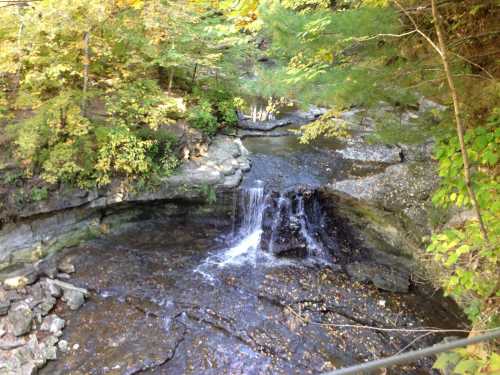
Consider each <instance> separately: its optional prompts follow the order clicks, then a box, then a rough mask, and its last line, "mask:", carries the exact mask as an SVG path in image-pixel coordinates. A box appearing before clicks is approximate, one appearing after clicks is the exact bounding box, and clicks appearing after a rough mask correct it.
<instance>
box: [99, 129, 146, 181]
mask: <svg viewBox="0 0 500 375" xmlns="http://www.w3.org/2000/svg"><path fill="white" fill-rule="evenodd" d="M99 133H100V134H99V136H98V149H97V162H96V165H95V169H96V172H97V183H98V184H99V185H106V184H108V183H109V182H111V177H112V176H113V175H115V174H118V175H122V176H127V177H140V176H144V175H146V174H147V173H149V172H150V171H151V170H152V169H153V165H152V164H153V163H152V159H151V157H150V156H149V155H148V153H149V152H150V150H151V148H152V147H153V146H154V144H155V141H152V140H141V139H140V138H138V137H137V136H136V135H135V134H133V133H132V132H131V131H130V129H128V128H126V127H124V126H117V127H113V128H101V129H100V132H99Z"/></svg>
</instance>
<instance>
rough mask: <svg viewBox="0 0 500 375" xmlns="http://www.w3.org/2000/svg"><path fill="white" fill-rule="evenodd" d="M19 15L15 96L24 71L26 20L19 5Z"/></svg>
mask: <svg viewBox="0 0 500 375" xmlns="http://www.w3.org/2000/svg"><path fill="white" fill-rule="evenodd" d="M17 11H18V15H19V30H18V32H17V59H18V66H17V69H16V75H15V78H14V90H13V92H14V97H15V96H17V92H18V90H19V86H20V85H21V71H22V62H21V58H22V51H21V49H22V38H23V31H24V22H23V18H22V14H21V6H18V8H17Z"/></svg>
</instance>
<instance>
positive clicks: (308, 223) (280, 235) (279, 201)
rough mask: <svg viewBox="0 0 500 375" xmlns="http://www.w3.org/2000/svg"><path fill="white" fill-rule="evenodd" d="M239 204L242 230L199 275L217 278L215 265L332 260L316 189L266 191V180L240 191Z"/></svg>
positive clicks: (208, 262) (233, 235)
mask: <svg viewBox="0 0 500 375" xmlns="http://www.w3.org/2000/svg"><path fill="white" fill-rule="evenodd" d="M238 203H239V204H237V205H236V206H235V207H237V208H235V210H234V211H235V212H234V213H233V215H234V216H238V217H239V218H240V220H239V221H240V223H239V229H238V230H237V231H236V234H235V230H234V228H233V233H232V235H231V237H230V241H229V243H230V245H229V248H228V249H226V250H224V251H222V252H220V251H219V252H217V253H215V254H213V255H212V256H210V257H208V258H207V259H206V260H205V262H204V263H203V264H202V265H201V266H200V267H198V268H197V270H196V271H197V272H199V273H202V274H203V275H205V276H206V277H208V278H210V279H213V277H212V276H211V272H210V271H209V268H210V267H213V266H216V267H217V268H220V267H225V266H228V265H234V266H241V265H244V264H250V265H253V266H257V264H259V265H263V266H265V265H273V264H277V262H278V263H282V262H283V261H285V260H286V259H288V258H309V259H311V260H318V261H328V260H329V259H330V256H329V255H328V248H326V247H325V246H324V245H323V243H322V238H323V237H324V236H325V233H324V230H323V229H322V217H323V216H322V214H321V208H320V205H319V201H318V198H317V195H316V194H315V192H314V191H313V190H308V189H304V188H298V189H297V190H292V191H287V192H283V193H277V192H266V191H265V189H264V184H263V183H262V181H256V182H255V185H254V186H252V187H249V188H245V189H242V190H241V191H240V193H239V202H238ZM236 211H238V215H236ZM235 226H236V225H234V226H233V227H235Z"/></svg>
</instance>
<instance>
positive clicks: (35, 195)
mask: <svg viewBox="0 0 500 375" xmlns="http://www.w3.org/2000/svg"><path fill="white" fill-rule="evenodd" d="M48 197H49V191H48V190H47V188H46V187H41V188H38V187H35V188H33V189H31V201H32V202H40V201H44V200H46V199H47V198H48Z"/></svg>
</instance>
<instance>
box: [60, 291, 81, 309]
mask: <svg viewBox="0 0 500 375" xmlns="http://www.w3.org/2000/svg"><path fill="white" fill-rule="evenodd" d="M62 300H63V301H65V302H66V304H67V305H68V307H69V308H70V309H71V310H78V309H79V308H80V306H81V305H83V303H84V302H85V296H84V294H83V293H82V292H80V291H78V290H73V289H65V290H64V293H63V296H62Z"/></svg>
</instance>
